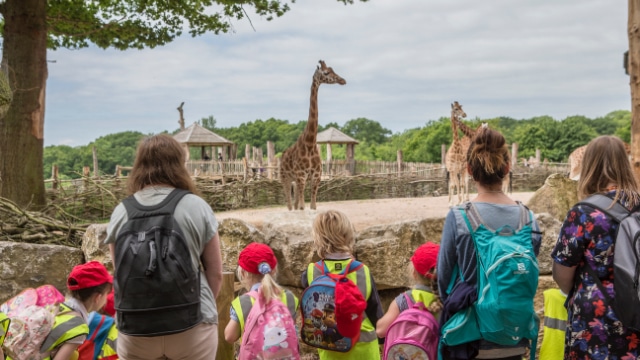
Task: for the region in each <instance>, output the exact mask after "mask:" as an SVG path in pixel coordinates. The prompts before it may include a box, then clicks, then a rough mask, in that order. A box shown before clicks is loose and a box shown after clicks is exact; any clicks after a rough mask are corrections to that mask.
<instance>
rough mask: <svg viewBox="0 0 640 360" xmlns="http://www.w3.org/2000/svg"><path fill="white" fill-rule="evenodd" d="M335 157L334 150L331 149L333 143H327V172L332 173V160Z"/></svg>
mask: <svg viewBox="0 0 640 360" xmlns="http://www.w3.org/2000/svg"><path fill="white" fill-rule="evenodd" d="M332 159H333V152H332V151H331V143H327V174H328V175H331V170H332V169H331V160H332Z"/></svg>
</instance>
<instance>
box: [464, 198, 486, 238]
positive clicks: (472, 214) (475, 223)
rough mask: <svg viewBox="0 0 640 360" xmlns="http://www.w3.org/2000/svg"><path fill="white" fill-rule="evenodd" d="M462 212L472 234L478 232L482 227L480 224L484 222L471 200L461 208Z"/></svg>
mask: <svg viewBox="0 0 640 360" xmlns="http://www.w3.org/2000/svg"><path fill="white" fill-rule="evenodd" d="M460 212H461V213H462V218H463V219H464V221H465V223H467V227H468V228H469V231H470V232H471V234H473V233H474V232H476V230H478V228H479V227H480V224H482V218H481V217H480V213H479V212H478V209H477V208H476V207H475V205H473V203H472V202H471V201H467V202H466V203H465V204H464V207H461V208H460Z"/></svg>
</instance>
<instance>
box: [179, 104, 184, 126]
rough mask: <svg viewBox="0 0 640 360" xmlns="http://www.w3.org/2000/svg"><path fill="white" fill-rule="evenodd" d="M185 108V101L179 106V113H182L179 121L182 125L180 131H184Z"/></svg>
mask: <svg viewBox="0 0 640 360" xmlns="http://www.w3.org/2000/svg"><path fill="white" fill-rule="evenodd" d="M183 106H184V101H183V102H181V103H180V106H178V112H179V113H180V120H178V124H180V130H184V110H183V109H182V107H183Z"/></svg>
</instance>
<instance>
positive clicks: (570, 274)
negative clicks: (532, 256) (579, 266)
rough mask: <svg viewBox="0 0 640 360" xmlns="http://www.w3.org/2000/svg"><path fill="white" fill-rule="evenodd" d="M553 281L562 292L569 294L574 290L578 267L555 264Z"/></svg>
mask: <svg viewBox="0 0 640 360" xmlns="http://www.w3.org/2000/svg"><path fill="white" fill-rule="evenodd" d="M552 272H553V280H555V282H556V283H557V284H558V286H559V287H560V290H562V292H564V293H565V294H569V292H570V291H571V289H572V288H573V280H574V277H575V274H576V266H564V265H560V264H558V263H557V262H554V263H553V268H552Z"/></svg>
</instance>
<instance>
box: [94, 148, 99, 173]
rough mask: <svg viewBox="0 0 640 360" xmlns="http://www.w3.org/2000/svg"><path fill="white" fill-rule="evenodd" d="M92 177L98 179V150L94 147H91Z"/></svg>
mask: <svg viewBox="0 0 640 360" xmlns="http://www.w3.org/2000/svg"><path fill="white" fill-rule="evenodd" d="M93 177H94V178H96V179H98V178H100V175H99V174H98V149H97V148H96V147H95V146H94V147H93Z"/></svg>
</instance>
